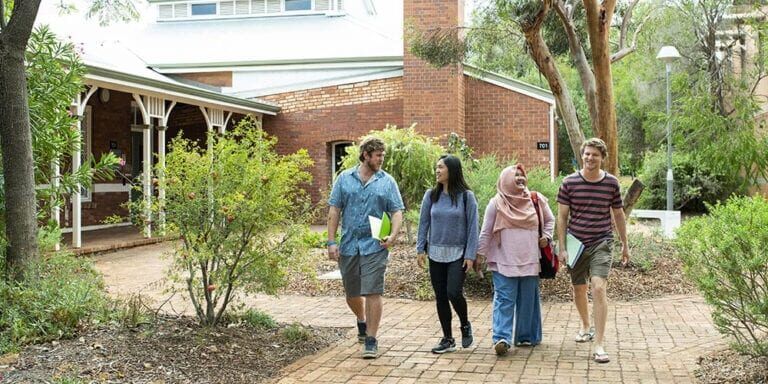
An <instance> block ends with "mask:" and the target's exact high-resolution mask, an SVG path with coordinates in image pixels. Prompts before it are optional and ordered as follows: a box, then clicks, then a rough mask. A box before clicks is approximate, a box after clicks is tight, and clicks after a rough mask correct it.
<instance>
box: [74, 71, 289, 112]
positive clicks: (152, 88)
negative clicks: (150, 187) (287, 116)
mask: <svg viewBox="0 0 768 384" xmlns="http://www.w3.org/2000/svg"><path fill="white" fill-rule="evenodd" d="M85 66H86V75H85V82H86V83H90V84H94V85H98V86H102V87H104V86H107V87H108V86H109V85H116V86H120V87H122V88H124V89H127V90H131V91H136V92H140V93H142V94H152V95H154V96H160V97H164V98H168V97H169V96H170V99H173V100H176V101H180V102H183V103H187V104H193V105H200V106H208V107H214V108H224V109H227V110H231V111H232V112H237V113H243V114H249V113H262V114H266V115H272V116H274V115H277V113H278V112H279V111H280V107H279V106H278V105H275V104H272V103H267V102H264V101H254V100H246V99H242V98H239V97H234V96H228V95H223V94H220V93H217V92H212V91H209V90H206V89H202V88H197V87H193V86H189V85H184V84H176V83H171V82H164V81H159V80H155V79H149V78H146V77H142V76H136V75H131V74H128V73H124V72H118V71H114V70H111V69H106V68H102V67H99V66H94V65H91V64H87V63H86V65H85Z"/></svg>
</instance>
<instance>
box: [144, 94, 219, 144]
mask: <svg viewBox="0 0 768 384" xmlns="http://www.w3.org/2000/svg"><path fill="white" fill-rule="evenodd" d="M180 131H183V132H184V137H185V138H188V139H191V140H197V142H198V145H200V147H201V148H205V142H206V140H205V138H206V135H207V132H208V126H207V125H206V124H205V118H204V117H203V112H202V111H200V107H197V106H194V105H189V104H178V105H176V107H175V108H173V111H171V115H170V116H169V117H168V128H166V130H165V140H166V142H167V143H168V144H170V142H171V139H173V138H174V137H176V136H178V134H179V132H180ZM166 148H168V147H166ZM155 152H157V151H155Z"/></svg>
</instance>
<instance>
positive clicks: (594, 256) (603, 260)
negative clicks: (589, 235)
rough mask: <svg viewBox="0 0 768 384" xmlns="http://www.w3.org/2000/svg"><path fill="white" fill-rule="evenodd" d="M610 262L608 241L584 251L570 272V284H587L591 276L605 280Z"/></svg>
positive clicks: (611, 260) (609, 243) (609, 242)
mask: <svg viewBox="0 0 768 384" xmlns="http://www.w3.org/2000/svg"><path fill="white" fill-rule="evenodd" d="M612 262H613V259H612V255H611V241H610V240H604V241H601V242H599V243H597V244H595V245H592V246H590V247H589V248H586V249H584V251H583V253H582V255H581V257H580V258H579V261H577V262H576V265H575V266H574V267H573V269H571V270H570V273H571V284H573V285H581V284H587V282H588V281H589V278H590V277H592V276H597V277H602V278H604V279H607V278H608V273H609V272H610V271H611V263H612Z"/></svg>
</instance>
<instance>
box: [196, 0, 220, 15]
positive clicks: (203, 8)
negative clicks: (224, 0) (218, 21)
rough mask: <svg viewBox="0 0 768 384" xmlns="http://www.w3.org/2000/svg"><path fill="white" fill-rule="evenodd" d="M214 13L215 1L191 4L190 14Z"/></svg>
mask: <svg viewBox="0 0 768 384" xmlns="http://www.w3.org/2000/svg"><path fill="white" fill-rule="evenodd" d="M214 15H216V3H200V4H192V16H214Z"/></svg>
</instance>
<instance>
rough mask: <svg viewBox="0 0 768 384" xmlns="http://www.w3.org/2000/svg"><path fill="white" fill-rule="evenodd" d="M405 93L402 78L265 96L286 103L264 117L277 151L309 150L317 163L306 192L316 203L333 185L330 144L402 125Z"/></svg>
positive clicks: (265, 127) (284, 152)
mask: <svg viewBox="0 0 768 384" xmlns="http://www.w3.org/2000/svg"><path fill="white" fill-rule="evenodd" d="M401 93H402V78H400V77H398V78H392V79H384V80H374V81H369V82H363V83H356V84H350V85H340V86H332V87H323V88H317V89H311V90H305V91H298V92H292V93H281V94H277V95H270V96H265V97H261V98H262V99H264V100H268V101H274V102H276V103H278V104H279V105H280V106H281V107H283V110H282V111H281V112H280V113H279V114H278V115H277V116H264V130H265V131H267V133H269V134H270V135H273V136H277V137H278V143H277V151H278V153H281V154H287V153H292V152H295V151H297V150H298V149H301V148H305V149H307V150H308V151H309V155H310V156H311V157H312V159H313V160H314V161H315V164H314V167H313V168H312V175H313V178H314V179H313V183H312V185H311V186H310V187H309V188H308V190H309V192H310V193H311V195H312V200H313V201H316V202H317V201H319V200H320V199H321V198H324V197H325V196H326V195H324V194H323V193H326V192H327V190H328V188H329V186H330V183H331V158H332V157H331V144H332V143H334V142H338V141H355V140H357V139H358V138H359V137H360V136H363V135H365V134H366V133H368V132H369V131H371V130H378V129H383V128H384V127H385V126H386V125H387V124H396V125H398V126H402V120H403V101H402V96H401Z"/></svg>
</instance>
